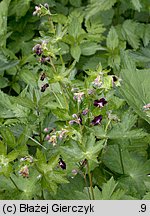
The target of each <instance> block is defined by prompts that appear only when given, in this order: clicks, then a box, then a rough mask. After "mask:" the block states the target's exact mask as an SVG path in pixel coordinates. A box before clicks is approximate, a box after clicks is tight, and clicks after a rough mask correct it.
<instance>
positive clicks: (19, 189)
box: [10, 176, 21, 191]
mask: <svg viewBox="0 0 150 216" xmlns="http://www.w3.org/2000/svg"><path fill="white" fill-rule="evenodd" d="M10 180H11V181H12V183H13V184H14V185H15V187H16V188H17V190H19V191H21V190H20V189H19V188H18V186H17V185H16V183H15V182H14V180H13V179H12V177H11V176H10Z"/></svg>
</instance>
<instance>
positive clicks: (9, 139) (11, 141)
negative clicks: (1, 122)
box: [0, 127, 17, 148]
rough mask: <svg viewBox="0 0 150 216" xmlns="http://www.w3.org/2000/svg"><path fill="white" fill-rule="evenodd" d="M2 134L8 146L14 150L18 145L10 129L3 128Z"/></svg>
mask: <svg viewBox="0 0 150 216" xmlns="http://www.w3.org/2000/svg"><path fill="white" fill-rule="evenodd" d="M0 133H1V135H2V137H3V140H4V142H5V144H6V145H7V146H10V147H11V148H14V147H15V146H16V145H17V142H16V139H15V137H14V135H13V133H12V132H11V130H10V129H9V128H8V127H4V128H1V129H0Z"/></svg>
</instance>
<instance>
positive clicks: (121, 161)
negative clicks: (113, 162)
mask: <svg viewBox="0 0 150 216" xmlns="http://www.w3.org/2000/svg"><path fill="white" fill-rule="evenodd" d="M118 149H119V156H120V163H121V168H122V172H123V174H125V171H124V165H123V158H122V152H121V148H120V145H119V144H118Z"/></svg>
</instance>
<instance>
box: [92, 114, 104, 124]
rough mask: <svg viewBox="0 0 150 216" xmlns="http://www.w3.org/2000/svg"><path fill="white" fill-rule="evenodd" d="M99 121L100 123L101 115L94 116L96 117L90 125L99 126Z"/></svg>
mask: <svg viewBox="0 0 150 216" xmlns="http://www.w3.org/2000/svg"><path fill="white" fill-rule="evenodd" d="M101 121H102V115H99V116H96V117H95V118H94V119H93V120H92V122H91V124H92V125H94V126H95V125H98V124H100V123H101Z"/></svg>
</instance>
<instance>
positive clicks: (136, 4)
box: [131, 0, 142, 12]
mask: <svg viewBox="0 0 150 216" xmlns="http://www.w3.org/2000/svg"><path fill="white" fill-rule="evenodd" d="M131 2H132V4H133V6H134V8H135V9H136V10H137V11H138V12H140V10H141V8H142V5H141V2H140V0H131Z"/></svg>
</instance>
